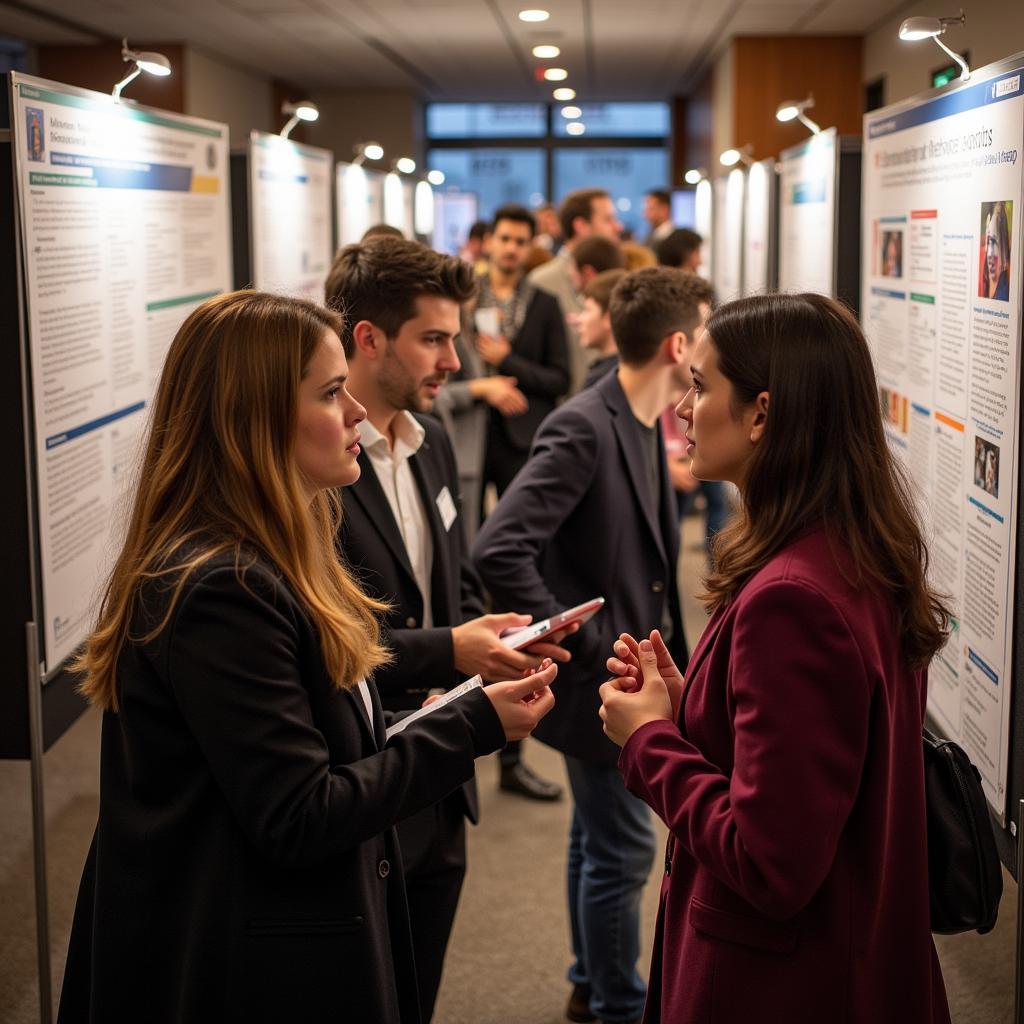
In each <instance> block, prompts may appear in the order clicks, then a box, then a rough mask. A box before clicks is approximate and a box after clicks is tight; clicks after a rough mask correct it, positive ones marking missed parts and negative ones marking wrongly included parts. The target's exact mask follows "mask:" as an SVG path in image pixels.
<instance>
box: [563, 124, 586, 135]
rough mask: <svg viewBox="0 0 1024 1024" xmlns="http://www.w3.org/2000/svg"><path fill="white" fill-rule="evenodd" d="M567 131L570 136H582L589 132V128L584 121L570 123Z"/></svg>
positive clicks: (566, 128) (566, 127)
mask: <svg viewBox="0 0 1024 1024" xmlns="http://www.w3.org/2000/svg"><path fill="white" fill-rule="evenodd" d="M565 130H566V131H567V132H568V133H569V134H570V135H582V134H583V133H584V132H585V131H586V130H587V126H586V125H585V124H584V123H583V122H582V121H570V122H569V123H568V124H567V125H566V126H565Z"/></svg>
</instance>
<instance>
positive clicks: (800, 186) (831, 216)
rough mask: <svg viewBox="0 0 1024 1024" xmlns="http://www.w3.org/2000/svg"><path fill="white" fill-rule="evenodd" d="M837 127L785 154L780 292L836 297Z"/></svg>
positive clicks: (781, 173)
mask: <svg viewBox="0 0 1024 1024" xmlns="http://www.w3.org/2000/svg"><path fill="white" fill-rule="evenodd" d="M838 153H839V136H838V133H837V132H836V129H835V128H829V129H828V130H827V131H823V132H821V133H820V134H819V135H812V136H811V138H809V139H808V140H807V141H806V142H804V143H801V144H800V145H799V146H793V147H791V148H790V149H786V150H783V151H782V153H781V159H780V164H781V169H780V171H779V179H780V180H779V291H783V292H821V293H823V294H825V295H832V294H834V293H835V278H836V267H835V253H836V237H835V236H836V178H837V166H838V165H837V160H838Z"/></svg>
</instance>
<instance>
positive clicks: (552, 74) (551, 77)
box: [544, 68, 569, 82]
mask: <svg viewBox="0 0 1024 1024" xmlns="http://www.w3.org/2000/svg"><path fill="white" fill-rule="evenodd" d="M544 77H545V78H546V79H547V80H548V81H549V82H564V81H565V80H566V79H567V78H568V77H569V72H568V71H566V70H565V68H545V69H544Z"/></svg>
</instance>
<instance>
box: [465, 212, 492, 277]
mask: <svg viewBox="0 0 1024 1024" xmlns="http://www.w3.org/2000/svg"><path fill="white" fill-rule="evenodd" d="M490 231H491V224H490V221H486V220H478V221H474V223H473V224H472V226H471V227H470V229H469V234H468V235H467V236H466V244H465V245H464V246H463V247H462V251H461V252H460V253H459V258H460V259H463V260H465V261H466V262H467V263H468V264H469V265H470V266H471V267H472V268H473V273H475V274H482V273H483V272H484V271H485V270H486V269H487V241H488V235H489V234H490Z"/></svg>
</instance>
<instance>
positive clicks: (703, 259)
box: [693, 178, 716, 281]
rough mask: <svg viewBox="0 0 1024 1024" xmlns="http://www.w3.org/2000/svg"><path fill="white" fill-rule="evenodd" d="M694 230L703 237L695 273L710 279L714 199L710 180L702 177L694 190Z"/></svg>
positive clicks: (713, 230) (713, 232)
mask: <svg viewBox="0 0 1024 1024" xmlns="http://www.w3.org/2000/svg"><path fill="white" fill-rule="evenodd" d="M693 210H694V224H695V227H694V230H695V231H696V232H697V234H698V235H700V237H701V238H703V239H704V244H703V245H702V246H701V247H700V266H699V267H697V273H698V274H700V276H701V277H704V278H707V279H708V280H709V281H710V280H711V272H712V266H711V254H712V251H713V250H712V244H713V241H714V237H715V228H716V225H715V224H714V223H713V221H712V218H713V216H714V201H713V196H712V188H711V182H710V181H708V179H707V178H703V179H702V180H701V181H700V182H699V184H698V185H697V188H696V189H695V190H694V204H693Z"/></svg>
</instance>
